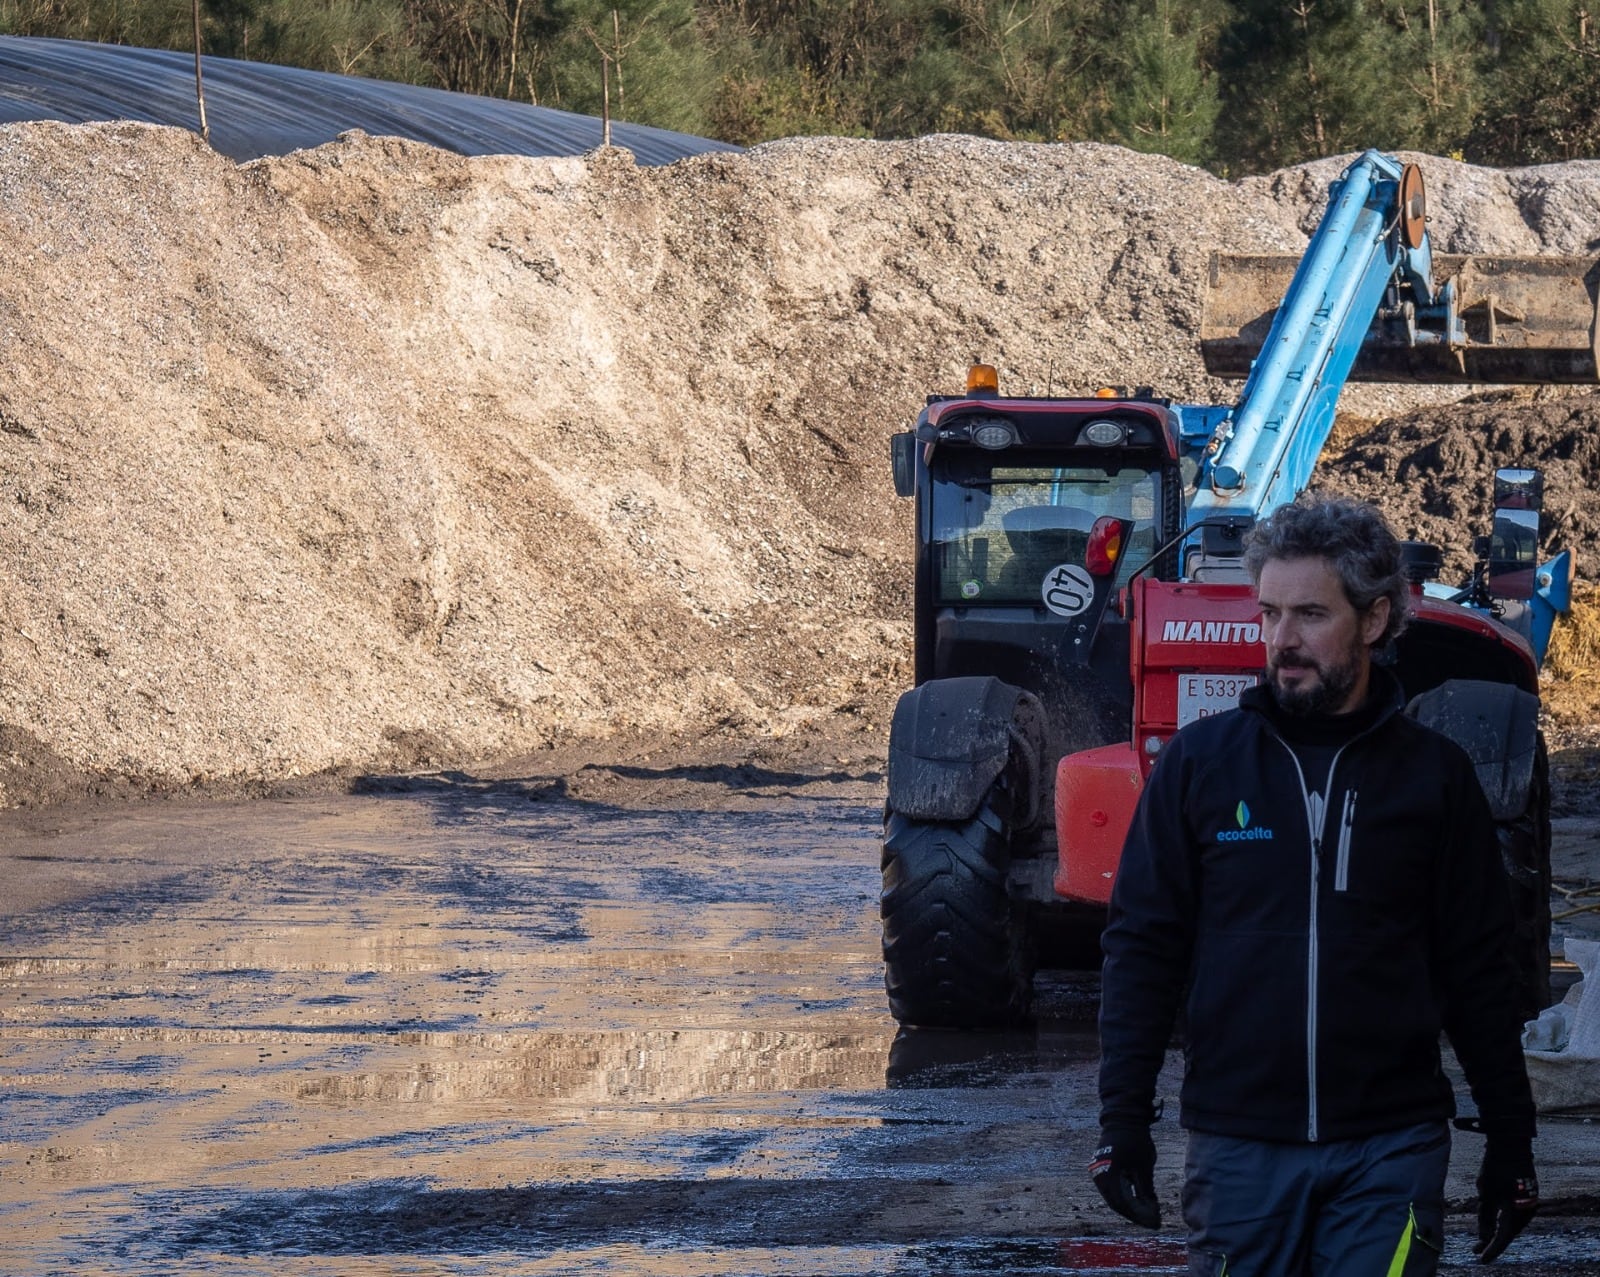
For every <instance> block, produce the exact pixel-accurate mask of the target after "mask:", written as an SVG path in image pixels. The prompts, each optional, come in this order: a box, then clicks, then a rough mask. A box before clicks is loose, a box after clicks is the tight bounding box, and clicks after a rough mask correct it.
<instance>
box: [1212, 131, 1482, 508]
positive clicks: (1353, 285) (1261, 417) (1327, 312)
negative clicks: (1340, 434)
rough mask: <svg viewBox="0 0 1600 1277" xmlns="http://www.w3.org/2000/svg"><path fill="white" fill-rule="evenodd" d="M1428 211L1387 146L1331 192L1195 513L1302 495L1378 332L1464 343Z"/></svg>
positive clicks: (1417, 341) (1219, 443)
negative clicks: (1361, 356) (1436, 275)
mask: <svg viewBox="0 0 1600 1277" xmlns="http://www.w3.org/2000/svg"><path fill="white" fill-rule="evenodd" d="M1424 212H1425V210H1424V207H1423V194H1422V183H1421V177H1420V175H1419V174H1418V173H1417V170H1416V168H1415V167H1414V166H1410V165H1405V166H1402V165H1401V164H1400V163H1399V161H1397V160H1395V159H1394V158H1392V157H1391V156H1388V155H1385V154H1383V153H1382V152H1379V151H1367V152H1366V153H1365V154H1363V155H1362V156H1361V157H1360V158H1359V159H1357V160H1356V161H1355V162H1354V163H1352V164H1351V165H1350V167H1349V168H1347V169H1346V170H1345V171H1344V173H1343V174H1342V175H1341V176H1340V178H1339V180H1338V181H1337V182H1335V183H1334V184H1333V185H1332V186H1331V187H1330V190H1329V200H1328V210H1327V212H1326V213H1325V214H1324V215H1323V218H1322V222H1321V224H1320V225H1319V226H1318V227H1317V230H1316V233H1315V234H1314V235H1313V236H1312V239H1311V243H1310V245H1309V246H1308V247H1307V249H1306V252H1305V255H1304V257H1302V258H1301V260H1300V264H1299V266H1298V268H1297V269H1296V271H1295V274H1294V280H1293V282H1292V283H1291V284H1290V286H1289V291H1288V293H1287V295H1286V296H1285V297H1284V299H1283V304H1282V305H1281V306H1279V307H1278V312H1277V317H1276V318H1275V319H1274V321H1273V323H1272V327H1271V330H1270V331H1269V333H1268V335H1267V338H1266V341H1265V342H1264V343H1263V344H1262V347H1261V353H1260V355H1259V356H1258V357H1257V359H1256V361H1255V363H1254V364H1253V365H1252V367H1251V370H1250V375H1249V377H1248V379H1247V380H1246V381H1245V384H1244V389H1243V391H1242V392H1241V393H1240V396H1239V401H1238V403H1237V404H1236V405H1235V406H1234V408H1233V410H1232V411H1231V412H1229V413H1228V414H1227V415H1226V416H1225V417H1224V418H1223V419H1222V421H1221V423H1220V424H1219V425H1218V426H1217V428H1216V430H1215V432H1214V433H1213V434H1212V436H1211V439H1210V441H1209V443H1208V444H1207V446H1206V457H1205V459H1204V461H1203V463H1202V469H1201V472H1200V475H1199V482H1198V485H1197V487H1196V490H1195V492H1194V495H1193V496H1192V498H1191V500H1190V503H1189V506H1190V517H1191V519H1199V518H1203V517H1205V516H1206V515H1211V514H1252V515H1263V514H1266V513H1268V512H1270V511H1271V510H1273V509H1275V508H1276V507H1277V506H1279V505H1281V504H1283V503H1285V502H1288V501H1292V500H1294V498H1295V496H1296V495H1297V494H1298V493H1299V492H1300V491H1301V490H1302V489H1304V488H1305V486H1306V484H1307V483H1308V482H1309V481H1310V479H1311V472H1312V469H1313V467H1314V466H1315V465H1316V462H1317V457H1318V455H1319V454H1320V453H1321V451H1322V446H1323V444H1324V443H1325V442H1326V441H1327V438H1328V433H1329V431H1330V430H1331V429H1332V428H1333V417H1334V409H1335V406H1336V404H1337V402H1338V398H1339V393H1340V391H1341V390H1342V389H1343V388H1344V384H1345V380H1346V378H1347V377H1348V376H1349V373H1350V368H1351V365H1352V364H1353V363H1354V362H1355V359H1356V355H1357V353H1358V352H1359V351H1360V349H1361V344H1362V342H1363V341H1365V340H1367V339H1368V336H1369V333H1370V334H1371V335H1372V339H1374V340H1385V341H1400V342H1405V343H1409V344H1412V345H1422V344H1425V343H1439V342H1442V343H1447V344H1451V345H1456V344H1459V343H1461V342H1462V341H1463V340H1464V334H1463V327H1462V324H1461V320H1460V317H1459V316H1458V314H1457V313H1456V303H1455V295H1454V291H1453V288H1452V286H1451V285H1449V284H1446V285H1444V286H1443V287H1440V288H1437V289H1436V288H1435V287H1434V284H1433V266H1432V252H1431V248H1430V245H1429V242H1428V236H1427V232H1426V229H1425V227H1424Z"/></svg>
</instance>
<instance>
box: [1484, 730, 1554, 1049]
mask: <svg viewBox="0 0 1600 1277" xmlns="http://www.w3.org/2000/svg"><path fill="white" fill-rule="evenodd" d="M1495 832H1496V833H1497V834H1498V835H1499V837H1500V858H1501V859H1502V860H1503V861H1504V862H1505V868H1506V877H1507V878H1508V879H1509V880H1510V883H1511V913H1512V917H1513V920H1514V923H1515V930H1516V939H1515V944H1514V950H1513V957H1514V959H1515V962H1516V967H1517V977H1518V982H1519V984H1520V985H1521V988H1522V997H1523V1007H1522V1009H1523V1012H1524V1015H1523V1019H1525V1020H1532V1019H1534V1018H1535V1017H1536V1016H1538V1014H1539V1012H1540V1011H1542V1010H1544V1008H1545V1007H1547V1006H1549V1005H1550V998H1551V994H1550V759H1549V756H1548V754H1547V752H1546V749H1545V743H1544V735H1543V734H1542V733H1541V734H1540V736H1539V743H1538V745H1537V747H1536V750H1535V753H1534V757H1533V780H1532V781H1531V782H1530V784H1529V785H1528V802H1527V805H1526V806H1525V807H1524V808H1523V809H1522V811H1521V813H1520V814H1519V815H1517V816H1516V817H1515V818H1514V819H1512V820H1502V821H1500V822H1498V823H1497V824H1496V825H1495Z"/></svg>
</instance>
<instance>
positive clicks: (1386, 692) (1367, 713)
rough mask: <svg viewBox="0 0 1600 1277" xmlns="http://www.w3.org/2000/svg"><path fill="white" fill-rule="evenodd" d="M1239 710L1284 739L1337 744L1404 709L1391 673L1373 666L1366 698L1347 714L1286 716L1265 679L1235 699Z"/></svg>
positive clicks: (1402, 692)
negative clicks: (1263, 723)
mask: <svg viewBox="0 0 1600 1277" xmlns="http://www.w3.org/2000/svg"><path fill="white" fill-rule="evenodd" d="M1239 707H1240V708H1241V709H1243V710H1246V711H1249V712H1251V713H1255V714H1259V715H1260V716H1261V717H1262V718H1264V719H1266V720H1267V722H1268V723H1269V724H1270V725H1271V726H1272V728H1273V730H1274V731H1276V732H1277V733H1278V734H1279V735H1281V736H1283V737H1285V738H1286V739H1288V740H1294V741H1303V742H1305V743H1307V744H1338V743H1341V742H1343V741H1347V740H1354V739H1355V738H1356V737H1357V736H1363V735H1365V734H1366V733H1367V732H1368V731H1370V730H1372V729H1373V728H1375V727H1377V726H1378V725H1379V724H1380V723H1382V722H1384V721H1386V720H1387V719H1389V718H1391V717H1393V716H1394V715H1395V714H1398V713H1399V712H1400V711H1401V710H1402V709H1404V708H1405V691H1404V689H1403V688H1402V687H1401V686H1400V680H1399V679H1398V678H1396V677H1395V675H1394V672H1393V671H1392V670H1390V669H1389V668H1388V667H1387V666H1384V665H1373V666H1372V670H1371V674H1370V676H1369V682H1368V686H1367V699H1366V701H1365V702H1364V703H1363V704H1362V705H1361V706H1360V707H1359V708H1357V709H1354V710H1351V711H1350V713H1348V714H1312V715H1308V716H1300V715H1296V714H1286V713H1284V712H1283V710H1281V709H1279V708H1278V701H1277V698H1276V697H1274V696H1273V694H1272V689H1271V688H1270V687H1269V686H1268V685H1267V682H1266V679H1265V677H1263V679H1262V681H1261V682H1260V683H1257V684H1256V685H1255V686H1254V687H1252V688H1248V689H1247V690H1246V691H1245V693H1244V694H1243V695H1242V696H1241V697H1240V698H1239Z"/></svg>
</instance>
